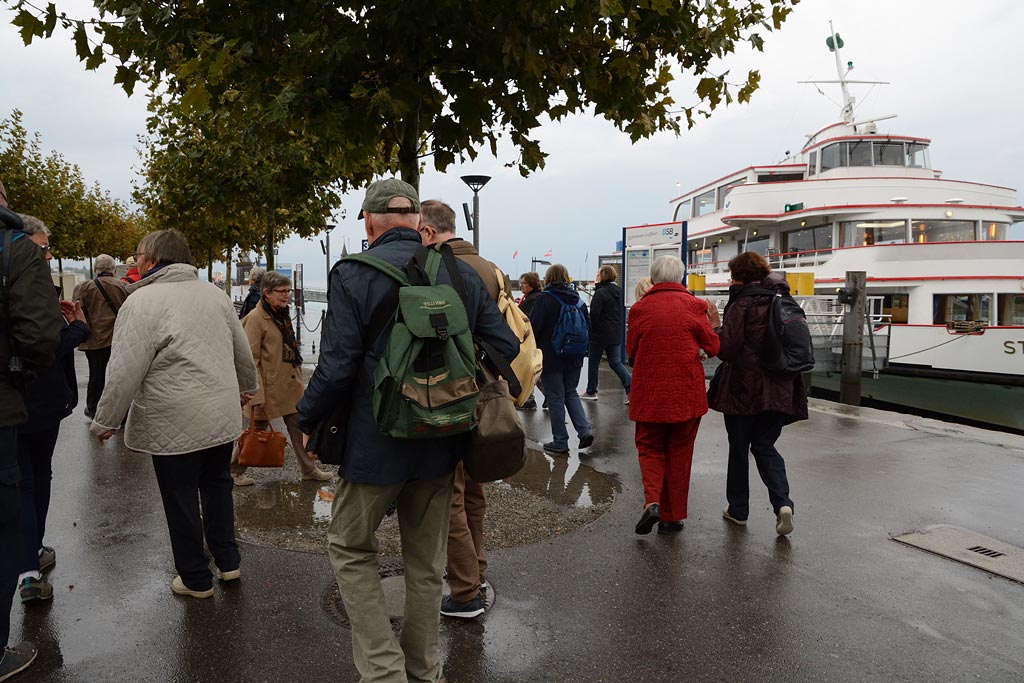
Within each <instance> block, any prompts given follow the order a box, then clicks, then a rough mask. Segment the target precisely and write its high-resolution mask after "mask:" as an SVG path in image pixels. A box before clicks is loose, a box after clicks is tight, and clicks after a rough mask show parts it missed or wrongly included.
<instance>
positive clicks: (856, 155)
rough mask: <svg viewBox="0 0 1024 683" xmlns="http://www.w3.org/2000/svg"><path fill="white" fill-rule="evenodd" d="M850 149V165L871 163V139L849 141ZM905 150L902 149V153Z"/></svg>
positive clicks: (867, 164) (868, 164)
mask: <svg viewBox="0 0 1024 683" xmlns="http://www.w3.org/2000/svg"><path fill="white" fill-rule="evenodd" d="M847 145H849V150H850V166H870V165H871V141H870V140H855V141H853V142H849V143H847ZM902 151H903V150H900V152H901V153H902Z"/></svg>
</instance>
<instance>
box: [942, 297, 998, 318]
mask: <svg viewBox="0 0 1024 683" xmlns="http://www.w3.org/2000/svg"><path fill="white" fill-rule="evenodd" d="M932 313H933V320H932V322H933V323H934V324H936V325H945V324H946V323H953V322H962V321H966V320H976V321H982V322H986V323H990V322H991V321H992V295H991V294H933V295H932Z"/></svg>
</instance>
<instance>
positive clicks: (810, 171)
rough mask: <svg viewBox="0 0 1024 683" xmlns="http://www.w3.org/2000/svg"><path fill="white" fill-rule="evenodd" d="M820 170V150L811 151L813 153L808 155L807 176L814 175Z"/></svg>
mask: <svg viewBox="0 0 1024 683" xmlns="http://www.w3.org/2000/svg"><path fill="white" fill-rule="evenodd" d="M817 172H818V150H814V151H813V152H811V155H810V156H809V157H807V177H808V178H810V177H811V176H812V175H814V174H815V173H817Z"/></svg>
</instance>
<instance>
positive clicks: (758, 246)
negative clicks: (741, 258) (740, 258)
mask: <svg viewBox="0 0 1024 683" xmlns="http://www.w3.org/2000/svg"><path fill="white" fill-rule="evenodd" d="M769 241H770V239H769V237H768V235H765V236H763V237H755V238H753V239H750V240H740V242H739V245H740V253H743V252H744V251H756V252H757V253H758V254H760V255H761V256H767V255H768V243H769Z"/></svg>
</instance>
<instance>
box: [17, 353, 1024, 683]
mask: <svg viewBox="0 0 1024 683" xmlns="http://www.w3.org/2000/svg"><path fill="white" fill-rule="evenodd" d="M85 374H86V373H85V371H84V364H80V365H79V378H80V381H81V382H83V383H84V380H85ZM602 382H603V383H604V385H605V386H606V387H609V388H607V389H605V390H603V391H602V392H601V400H600V401H598V402H596V403H592V402H587V403H586V404H585V409H586V410H587V412H588V414H589V415H590V416H591V420H592V422H593V423H594V425H595V432H596V434H597V440H596V443H595V444H594V446H593V447H592V448H590V449H589V452H588V453H587V454H584V455H582V456H581V455H579V454H577V453H576V452H575V451H574V452H573V454H572V455H571V456H570V457H569V458H544V459H543V462H544V465H543V467H542V466H541V465H540V461H538V460H533V461H531V462H533V463H534V465H535V466H536V471H528V472H526V473H524V475H522V476H521V477H520V478H519V481H518V482H510V483H509V484H508V486H510V487H513V488H514V487H516V486H522V487H529V488H530V490H531V491H534V492H538V493H539V492H543V494H544V495H550V496H559V497H561V501H562V502H563V503H571V504H572V505H574V506H577V505H579V506H584V507H585V506H587V505H605V506H607V513H606V514H604V515H603V516H600V517H599V518H597V519H596V520H595V521H593V522H592V523H591V524H589V525H588V526H586V527H584V528H582V529H580V530H578V531H576V532H575V533H571V534H562V535H557V536H553V537H550V538H547V539H545V540H542V541H540V542H537V543H532V544H530V545H525V546H519V547H510V548H502V549H496V550H493V551H492V552H491V553H490V554H489V561H490V570H489V579H490V581H491V583H492V584H493V586H494V592H495V596H494V604H493V607H492V608H491V609H490V610H489V611H488V612H487V613H486V614H485V615H484V616H483V617H482V618H481V619H479V620H476V621H470V622H461V621H458V622H454V623H452V622H451V621H448V620H445V624H444V625H443V629H442V634H441V635H442V656H443V658H444V661H445V672H446V675H447V678H448V681H449V682H450V683H469V682H476V681H495V682H506V681H507V682H509V683H511V682H520V681H558V682H576V681H581V682H584V681H585V682H590V681H666V682H668V681H672V682H673V683H674V682H676V681H681V680H714V681H718V680H721V681H744V680H750V681H755V680H757V681H785V682H787V683H790V682H792V681H896V680H907V681H917V680H941V681H968V680H970V681H1021V680H1024V585H1020V584H1018V583H1014V582H1012V581H1009V580H1007V579H1004V578H999V577H994V576H992V575H990V574H987V573H985V572H983V571H981V570H979V569H976V568H973V567H970V566H966V565H962V564H958V563H955V562H952V561H949V560H946V559H943V558H940V557H937V556H934V555H930V554H928V553H925V552H923V551H920V550H917V549H915V548H911V547H907V546H904V545H901V544H899V543H895V542H893V541H892V540H891V537H893V536H896V535H900V534H903V533H906V532H908V531H913V530H915V529H923V528H925V527H928V526H930V525H933V524H948V525H953V526H958V527H963V528H966V529H970V530H972V531H976V532H978V533H981V534H984V535H986V536H990V537H992V538H995V539H999V540H1001V541H1003V542H1005V543H1009V544H1011V545H1014V546H1024V495H1022V491H1021V488H1022V482H1024V437H1020V436H1013V435H1006V434H1000V433H993V432H984V431H981V430H976V429H972V428H965V427H959V426H955V425H947V424H943V423H939V422H934V421H929V420H924V419H918V418H906V417H903V416H898V415H894V414H890V413H881V412H878V411H872V410H863V409H848V410H847V409H839V408H836V407H835V406H834V404H828V403H824V402H815V403H814V405H813V407H814V409H813V410H812V413H811V419H810V420H808V421H806V422H802V423H798V424H796V425H793V426H791V427H789V428H787V429H786V431H785V432H784V434H783V437H782V439H781V440H780V444H779V446H780V450H781V451H782V452H783V454H784V455H785V456H786V461H787V466H788V469H789V475H790V483H791V487H792V495H793V498H794V500H795V501H796V517H795V524H796V530H795V532H794V533H793V535H792V536H791V537H790V538H789V539H778V538H777V537H776V536H775V534H774V518H773V516H772V515H771V511H770V509H769V507H768V503H767V495H766V493H765V492H764V489H763V487H761V486H760V484H759V483H758V484H755V483H754V482H756V481H757V478H756V474H754V473H752V476H751V480H752V487H753V488H752V495H751V518H750V524H749V526H748V527H746V528H739V527H734V526H732V525H730V524H728V523H726V522H724V521H723V520H722V519H721V509H722V505H723V503H724V490H725V469H726V436H725V430H724V427H723V426H722V419H721V416H720V415H718V414H715V413H711V414H709V415H708V416H707V417H706V418H705V420H704V422H703V425H702V427H701V431H700V434H699V436H698V441H697V449H696V455H695V460H694V466H693V476H692V481H691V489H690V501H689V510H690V516H689V519H688V520H687V522H686V529H685V530H684V531H683V532H682V533H681V534H678V535H675V536H658V535H657V534H651V535H649V536H644V537H638V536H636V535H635V534H634V533H633V525H634V523H635V522H636V518H637V517H638V515H639V512H640V509H641V506H642V502H643V496H642V490H641V486H640V476H639V471H638V468H637V464H636V454H635V450H634V449H633V447H632V432H633V429H632V424H631V423H630V422H629V421H628V419H627V412H626V411H627V409H626V407H624V406H623V405H622V394H621V391H620V390H619V391H617V390H616V389H614V388H611V387H613V386H615V385H616V383H615V380H614V377H613V376H612V375H610V374H608V373H606V372H605V371H604V370H602ZM82 392H83V395H84V384H83V386H82ZM524 418H525V424H526V427H527V431H528V434H529V436H530V438H531V439H533V440H534V441H535V442H538V443H539V442H543V441H546V440H547V439H548V437H549V436H550V431H549V427H548V425H547V414H546V413H544V412H542V411H537V412H535V413H526V414H524ZM573 444H574V442H573ZM535 445H536V443H535ZM563 465H564V466H563ZM597 474H600V475H604V476H596V475H597ZM54 477H55V480H54V495H53V502H52V507H51V513H50V521H49V523H48V532H47V542H48V544H50V545H53V546H55V547H56V549H57V566H56V567H55V568H54V569H53V571H52V572H51V573H50V579H51V581H52V582H53V584H54V587H55V596H54V599H53V601H52V602H50V603H49V604H34V605H30V606H29V609H23V608H22V607H21V606H20V605H16V607H15V609H14V611H13V614H12V627H13V629H12V630H13V634H12V639H16V638H17V637H18V636H20V635H22V634H24V636H25V637H27V638H30V639H32V640H34V641H35V642H36V643H37V644H38V645H39V647H40V656H39V659H38V661H37V663H36V664H35V665H34V666H33V667H32V668H31V669H30V670H29V671H27V672H26V673H25V674H24V675H22V676H19V677H17V678H15V679H13V680H15V681H25V682H26V683H27V682H29V681H47V682H50V681H176V682H177V681H182V682H192V681H195V682H200V681H211V682H212V681H312V680H317V679H330V680H335V681H356V680H357V676H356V674H355V670H354V668H353V666H352V661H351V652H350V635H349V632H348V631H347V630H345V629H344V628H342V627H341V626H339V625H337V623H336V622H335V621H334V619H332V617H331V616H330V615H329V614H328V612H327V611H325V609H324V605H323V601H324V596H325V595H326V594H327V592H328V591H329V589H330V586H331V584H332V581H333V577H332V575H331V572H330V568H329V566H328V563H327V560H326V558H325V557H323V556H321V555H317V554H311V553H303V552H292V551H287V550H278V549H274V548H266V547H261V546H256V545H252V544H244V545H243V548H242V553H243V566H242V569H243V577H242V579H241V581H240V582H237V583H236V584H234V585H230V584H229V585H228V586H225V587H218V588H217V590H216V594H215V597H214V598H213V599H211V600H205V601H197V600H193V599H188V598H180V597H177V596H175V595H173V594H172V593H171V591H170V580H171V578H172V577H173V573H174V569H173V563H172V560H171V556H170V548H169V543H168V540H167V531H166V527H165V524H164V518H163V511H162V508H161V506H160V499H159V493H158V491H157V488H156V482H155V479H154V476H153V472H152V465H151V464H150V461H149V458H148V457H147V456H142V455H139V454H137V453H131V452H128V451H125V450H124V449H123V446H122V445H121V442H120V439H119V437H118V438H115V439H114V440H112V442H111V443H109V444H108V445H107V446H106V447H104V448H101V447H99V446H97V445H95V444H94V443H93V442H92V441H91V440H90V439H89V438H88V432H87V423H86V421H85V419H84V418H83V417H82V415H81V409H79V411H78V412H77V413H76V414H75V415H73V416H72V417H70V418H68V419H67V420H66V421H65V422H64V427H63V428H62V430H61V439H60V441H59V443H58V446H57V451H56V455H55V463H54ZM307 489H309V490H308V491H307ZM267 490H268V492H266V493H261V494H260V496H255V497H254V498H255V500H253V501H252V505H253V506H257V507H259V508H260V509H261V512H262V513H263V516H264V517H265V516H266V513H267V511H268V509H269V508H270V507H273V508H275V509H277V508H279V511H280V515H281V518H282V519H295V520H296V524H298V520H299V519H300V518H301V520H302V522H303V523H305V522H306V520H312V518H313V516H314V515H315V514H318V513H319V512H318V511H319V510H320V509H321V508H322V505H323V504H324V503H323V502H321V503H317V502H316V500H317V499H316V496H317V495H318V494H317V493H316V492H317V491H320V490H321V489H320V487H318V486H317V485H315V484H314V485H312V486H303V485H299V484H298V483H295V484H294V485H292V484H290V483H287V482H286V483H281V484H280V485H278V486H276V487H268V489H267ZM306 496H308V498H307V497H306ZM295 501H298V502H295ZM246 504H248V502H247V503H246ZM318 505H319V506H320V507H318ZM239 514H240V518H241V516H242V515H244V514H247V511H246V508H244V507H243V506H241V505H240V506H239ZM319 514H322V513H319Z"/></svg>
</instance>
